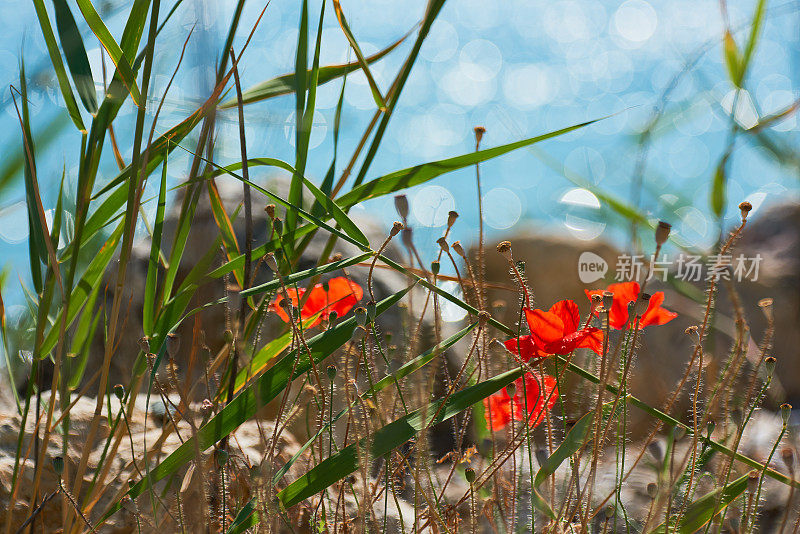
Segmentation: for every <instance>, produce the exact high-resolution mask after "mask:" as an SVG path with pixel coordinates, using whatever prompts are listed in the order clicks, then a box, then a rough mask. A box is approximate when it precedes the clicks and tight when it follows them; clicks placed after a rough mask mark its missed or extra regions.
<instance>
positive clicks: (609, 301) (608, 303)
mask: <svg viewBox="0 0 800 534" xmlns="http://www.w3.org/2000/svg"><path fill="white" fill-rule="evenodd" d="M613 305H614V293H613V292H611V291H603V308H605V310H606V311H611V307H612V306H613Z"/></svg>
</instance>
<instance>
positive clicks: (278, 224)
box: [272, 217, 283, 234]
mask: <svg viewBox="0 0 800 534" xmlns="http://www.w3.org/2000/svg"><path fill="white" fill-rule="evenodd" d="M272 228H274V229H275V233H276V234H281V233H283V221H282V220H280V219H279V218H278V217H275V218H274V219H272Z"/></svg>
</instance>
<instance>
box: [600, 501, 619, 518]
mask: <svg viewBox="0 0 800 534" xmlns="http://www.w3.org/2000/svg"><path fill="white" fill-rule="evenodd" d="M616 513H617V508H616V507H615V506H614V505H613V504H609V505H608V506H606V507H605V509H603V515H604V516H605V518H606V521H608V520H609V519H611V518H612V517H614V515H615V514H616Z"/></svg>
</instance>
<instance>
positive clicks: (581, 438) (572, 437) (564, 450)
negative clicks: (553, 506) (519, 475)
mask: <svg viewBox="0 0 800 534" xmlns="http://www.w3.org/2000/svg"><path fill="white" fill-rule="evenodd" d="M623 402H624V400H620V401H619V402H618V403H616V404H617V410H619V407H621V406H622V404H623ZM614 404H615V401H609V402H607V403H605V404H603V416H604V417H607V416H608V415H609V414H610V412H611V408H612V407H613V405H614ZM594 416H595V413H594V412H593V411H591V412H589V413H587V414H585V415H584V416H583V417H581V418H580V419H579V420H578V422H577V423H575V426H573V427H572V429H571V430H570V431H569V432H567V435H566V436H564V441H563V442H561V445H559V446H558V448H557V449H556V450H554V451H553V454H551V455H550V456H548V457H547V459H546V460H545V461H544V462H542V465H541V466H540V467H539V471H537V472H536V478H534V480H533V485H534V486H536V487H538V486H540V485H541V484H542V482H544V481H545V480H547V478H548V477H550V476H552V475H553V474H554V473H555V472H556V469H558V468H559V466H560V465H561V464H562V463H564V461H565V460H566V459H567V458H569V457H571V456H572V455H573V454H575V453H576V452H578V451H579V450H580V449H581V447H583V444H584V442H585V441H586V437H587V436H588V435H589V431H590V430H591V428H592V423H593V422H594Z"/></svg>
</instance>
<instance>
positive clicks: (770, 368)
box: [764, 356, 775, 376]
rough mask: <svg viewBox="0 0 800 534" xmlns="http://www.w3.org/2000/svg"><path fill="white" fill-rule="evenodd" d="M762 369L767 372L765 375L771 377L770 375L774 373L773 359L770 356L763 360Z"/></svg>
mask: <svg viewBox="0 0 800 534" xmlns="http://www.w3.org/2000/svg"><path fill="white" fill-rule="evenodd" d="M764 368H765V369H766V370H767V374H768V375H769V376H772V373H774V372H775V358H774V357H772V356H767V357H766V358H765V359H764Z"/></svg>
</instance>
